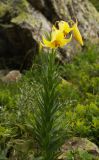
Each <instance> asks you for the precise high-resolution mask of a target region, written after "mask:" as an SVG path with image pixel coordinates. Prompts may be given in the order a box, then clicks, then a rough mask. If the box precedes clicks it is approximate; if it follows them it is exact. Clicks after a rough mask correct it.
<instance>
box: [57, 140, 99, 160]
mask: <svg viewBox="0 0 99 160" xmlns="http://www.w3.org/2000/svg"><path fill="white" fill-rule="evenodd" d="M61 151H62V155H61V156H60V157H59V159H60V160H67V158H66V157H67V155H68V152H69V151H73V152H74V153H76V151H80V152H83V151H85V152H87V153H89V154H91V155H92V156H93V157H94V159H95V160H98V159H99V148H98V147H97V146H96V145H95V144H94V143H92V142H91V141H89V140H88V139H87V138H80V137H74V138H71V139H70V140H68V141H66V142H65V144H64V145H63V146H62V148H61ZM76 160H79V159H76Z"/></svg>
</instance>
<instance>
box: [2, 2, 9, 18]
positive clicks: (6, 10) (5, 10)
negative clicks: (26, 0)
mask: <svg viewBox="0 0 99 160" xmlns="http://www.w3.org/2000/svg"><path fill="white" fill-rule="evenodd" d="M10 9H11V7H10V6H9V5H7V4H4V3H2V2H0V17H3V16H4V15H5V13H7V12H8V11H9V10H10Z"/></svg>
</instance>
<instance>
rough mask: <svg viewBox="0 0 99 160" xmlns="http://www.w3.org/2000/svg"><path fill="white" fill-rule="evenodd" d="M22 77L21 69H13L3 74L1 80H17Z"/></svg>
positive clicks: (7, 81)
mask: <svg viewBox="0 0 99 160" xmlns="http://www.w3.org/2000/svg"><path fill="white" fill-rule="evenodd" d="M21 77H22V74H21V73H20V71H18V70H12V71H10V72H8V74H6V75H5V76H3V77H2V78H1V80H2V81H3V82H6V83H10V82H17V81H19V80H20V79H21Z"/></svg>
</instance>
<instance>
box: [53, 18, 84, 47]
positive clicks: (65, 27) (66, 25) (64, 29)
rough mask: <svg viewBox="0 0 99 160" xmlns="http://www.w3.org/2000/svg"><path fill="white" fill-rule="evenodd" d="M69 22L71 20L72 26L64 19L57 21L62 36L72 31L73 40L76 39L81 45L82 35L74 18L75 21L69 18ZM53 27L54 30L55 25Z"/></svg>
mask: <svg viewBox="0 0 99 160" xmlns="http://www.w3.org/2000/svg"><path fill="white" fill-rule="evenodd" d="M70 22H71V25H72V27H70V26H69V23H67V22H65V21H60V22H58V26H59V30H60V31H61V32H63V33H64V36H66V35H67V34H68V33H70V32H71V31H72V32H73V36H74V38H75V40H77V41H78V42H79V43H80V44H81V45H83V40H82V36H81V34H80V31H79V29H78V26H77V25H78V24H77V20H76V23H75V22H74V21H73V20H71V21H70ZM53 28H54V30H55V27H53Z"/></svg>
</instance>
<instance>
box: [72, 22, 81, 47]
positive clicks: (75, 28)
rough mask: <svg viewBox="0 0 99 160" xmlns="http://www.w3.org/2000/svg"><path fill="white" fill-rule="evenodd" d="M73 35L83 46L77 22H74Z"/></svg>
mask: <svg viewBox="0 0 99 160" xmlns="http://www.w3.org/2000/svg"><path fill="white" fill-rule="evenodd" d="M73 36H74V38H75V40H76V41H78V42H79V43H80V44H81V45H82V46H83V40H82V36H81V34H80V31H79V29H78V26H77V22H76V23H74V25H73Z"/></svg>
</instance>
